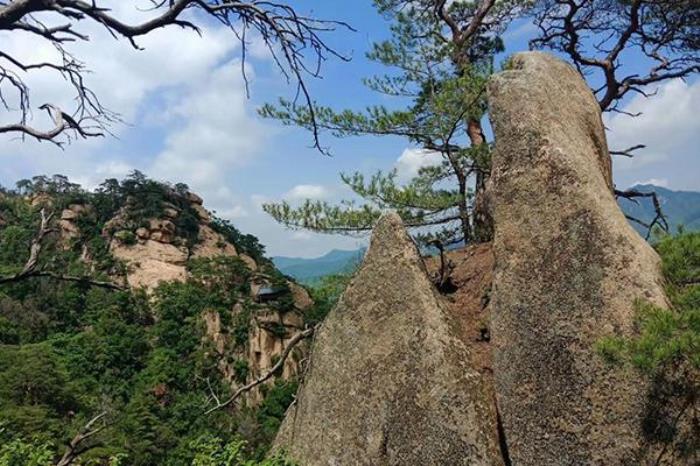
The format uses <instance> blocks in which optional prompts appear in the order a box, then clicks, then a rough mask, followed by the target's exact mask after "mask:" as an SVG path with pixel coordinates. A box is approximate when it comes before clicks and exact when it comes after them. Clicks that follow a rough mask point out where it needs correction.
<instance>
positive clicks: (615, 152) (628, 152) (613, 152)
mask: <svg viewBox="0 0 700 466" xmlns="http://www.w3.org/2000/svg"><path fill="white" fill-rule="evenodd" d="M644 148H646V145H644V144H637V145H636V146H632V147H628V148H627V149H623V150H611V151H610V155H622V156H624V157H630V158H632V157H634V154H633V152H634V151H636V150H639V149H644Z"/></svg>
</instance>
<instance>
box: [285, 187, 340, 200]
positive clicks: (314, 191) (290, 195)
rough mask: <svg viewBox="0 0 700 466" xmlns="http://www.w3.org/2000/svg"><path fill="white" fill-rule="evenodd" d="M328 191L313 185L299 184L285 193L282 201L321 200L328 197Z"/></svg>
mask: <svg viewBox="0 0 700 466" xmlns="http://www.w3.org/2000/svg"><path fill="white" fill-rule="evenodd" d="M328 195H329V190H328V189H327V188H326V187H324V186H321V185H315V184H299V185H296V186H294V187H293V188H292V189H290V190H289V191H287V193H286V194H285V195H284V196H283V197H284V199H287V200H290V201H299V200H304V199H323V198H325V197H328Z"/></svg>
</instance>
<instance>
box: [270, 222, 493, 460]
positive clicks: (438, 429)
mask: <svg viewBox="0 0 700 466" xmlns="http://www.w3.org/2000/svg"><path fill="white" fill-rule="evenodd" d="M493 408H494V406H493V401H492V399H491V398H490V397H489V396H488V392H487V389H486V387H485V384H484V383H483V381H482V379H481V377H480V376H479V374H478V373H477V372H476V371H474V370H472V368H471V367H470V365H469V354H468V349H467V348H466V346H465V345H464V343H463V342H462V341H461V340H460V338H459V329H458V324H457V323H456V322H455V319H454V317H453V315H452V314H451V313H450V312H449V311H448V310H447V309H446V307H445V305H444V303H443V302H442V301H441V298H440V297H439V296H437V295H436V294H435V292H434V291H433V287H432V285H431V283H430V281H429V279H428V277H427V274H426V271H425V268H424V266H423V264H422V262H421V260H420V257H419V255H418V251H417V249H416V247H415V245H414V244H413V242H412V241H411V239H410V238H409V237H408V235H407V234H406V232H405V230H404V228H403V225H402V223H401V220H400V218H399V217H398V216H397V215H395V214H388V215H386V216H384V217H382V219H381V220H380V221H379V223H378V225H377V227H376V228H375V231H374V234H373V236H372V241H371V245H370V248H369V251H368V253H367V255H366V257H365V260H364V263H363V265H362V267H361V268H360V270H359V271H358V273H357V275H356V277H355V278H354V279H353V281H352V283H351V284H350V286H349V287H348V289H347V290H346V291H345V293H344V294H343V296H342V298H341V299H340V301H339V303H338V305H337V307H336V308H335V309H334V310H333V311H332V312H331V314H330V315H329V316H328V318H327V319H326V321H325V322H324V323H323V325H322V327H321V329H320V330H319V332H318V333H317V336H316V340H315V341H314V346H313V350H312V355H311V359H310V362H309V369H308V373H307V374H306V378H305V381H304V384H303V385H302V387H301V389H300V392H299V395H298V398H297V402H296V403H295V404H294V405H293V407H292V408H290V410H289V412H288V413H287V416H286V418H285V421H284V423H283V425H282V428H281V430H280V433H279V435H278V437H277V440H276V447H277V448H283V449H285V450H286V451H287V452H289V454H290V456H291V457H292V458H294V459H295V460H297V461H299V462H300V464H304V465H308V466H313V465H323V466H326V465H373V466H380V465H438V464H439V465H442V464H445V465H448V464H449V465H495V464H502V461H501V455H500V452H499V448H498V439H497V436H496V434H495V432H494V431H493V429H492V428H491V427H492V426H493V425H495V411H494V409H493Z"/></svg>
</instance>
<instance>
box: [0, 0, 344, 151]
mask: <svg viewBox="0 0 700 466" xmlns="http://www.w3.org/2000/svg"><path fill="white" fill-rule="evenodd" d="M151 3H152V5H153V7H152V8H151V9H150V11H151V12H152V13H153V16H152V18H150V19H148V20H146V21H143V22H141V23H138V24H127V23H126V22H124V21H122V20H120V19H119V18H117V17H116V16H115V15H114V14H113V12H112V11H111V9H110V8H108V7H105V6H101V5H100V1H99V0H91V1H87V0H15V1H11V2H5V1H0V31H20V32H22V33H25V34H30V35H31V36H32V37H34V38H35V39H36V40H37V41H38V42H47V43H49V44H51V45H52V46H53V47H54V48H55V49H56V50H57V51H58V53H59V57H60V58H59V60H58V61H57V62H41V63H25V62H24V61H23V60H21V59H18V58H17V57H12V56H11V55H10V54H9V53H7V52H6V51H2V50H0V105H2V106H4V107H5V109H6V110H7V111H13V110H15V109H17V110H18V113H19V115H20V121H18V122H17V123H14V124H9V125H6V126H2V127H0V133H18V134H20V135H21V136H22V137H27V136H28V137H33V138H36V139H37V140H39V141H51V142H54V143H57V144H59V145H60V144H62V143H63V141H60V142H59V141H57V138H59V136H61V135H65V136H67V139H68V141H70V138H71V136H77V137H93V136H101V135H102V134H104V133H105V132H107V131H108V126H109V125H110V124H111V123H114V122H118V121H121V120H120V117H119V115H117V114H115V113H113V112H111V111H109V110H108V109H107V108H106V107H104V106H103V105H102V104H101V102H100V100H99V98H98V97H97V95H95V93H94V92H93V91H92V90H91V89H90V87H88V86H87V84H86V83H85V81H84V77H85V75H86V72H87V70H86V69H85V67H84V65H83V63H82V62H81V61H80V60H78V59H76V58H75V57H74V56H73V55H72V54H71V53H69V52H68V50H67V49H66V48H65V45H66V43H70V42H74V41H89V40H90V39H89V37H88V36H86V35H84V34H81V33H79V32H77V31H76V27H77V25H78V24H79V23H81V22H93V23H97V24H100V25H101V26H103V27H104V28H105V29H106V31H107V32H108V33H109V34H111V35H112V36H113V37H115V38H124V39H126V40H128V41H129V43H130V44H131V45H132V46H133V47H134V48H135V49H140V48H141V47H140V46H139V45H138V43H137V39H138V38H139V37H141V36H145V35H147V34H149V33H151V32H153V31H155V30H157V29H160V28H165V27H171V26H176V27H179V28H182V29H188V30H191V31H195V32H196V33H199V34H201V31H200V28H199V26H198V25H197V24H195V22H193V21H194V20H192V19H191V18H192V17H193V15H190V14H189V13H190V12H192V11H195V10H198V11H200V12H202V13H204V15H205V16H207V17H209V18H212V19H214V20H215V21H217V22H218V23H220V24H222V25H223V26H224V27H226V28H227V29H229V30H230V31H231V33H232V34H233V36H234V37H235V39H236V40H238V41H239V42H240V43H241V48H242V58H243V64H242V68H241V70H242V73H243V77H244V81H245V82H246V89H247V76H246V74H245V59H246V56H247V54H246V50H247V47H248V46H249V43H248V42H247V41H246V35H247V32H248V31H250V30H252V31H255V32H257V33H258V35H259V37H260V38H261V40H262V41H263V42H264V44H265V45H266V47H267V49H268V50H269V52H270V54H271V56H272V58H273V61H274V62H275V63H276V65H277V66H278V68H279V70H280V71H281V73H282V75H283V76H284V77H285V78H286V79H287V80H288V81H289V82H293V83H295V84H296V87H297V92H296V95H297V98H301V99H302V101H303V105H304V106H306V107H307V108H308V109H309V112H311V116H312V119H313V121H315V113H314V109H313V106H312V99H311V94H310V92H309V89H308V85H307V83H306V79H307V78H308V77H319V76H320V68H321V64H322V63H323V62H324V61H325V60H327V59H328V58H329V57H336V58H339V59H341V60H346V61H347V60H349V58H348V57H345V56H343V55H342V54H340V53H339V52H337V51H336V50H335V49H334V48H333V47H331V46H329V45H328V44H327V43H326V42H325V40H324V39H323V37H322V36H323V35H324V34H326V33H329V32H332V31H335V30H336V29H337V28H345V29H349V30H352V28H351V27H350V26H349V25H348V24H346V23H344V22H341V21H330V20H322V19H317V18H313V17H309V16H304V15H301V14H299V13H297V11H296V10H295V9H294V8H292V7H291V6H288V5H286V4H284V3H279V2H275V1H269V0H247V1H239V0H236V1H234V0H151ZM47 13H52V14H53V17H54V18H58V19H60V20H61V21H63V23H62V24H59V25H51V26H49V25H46V24H44V23H43V22H42V21H40V20H39V19H38V18H39V15H46V14H47ZM41 17H42V18H43V17H44V16H41ZM0 47H1V46H0ZM39 69H44V70H51V71H54V72H56V73H57V78H58V79H65V80H66V81H68V82H69V83H70V84H71V86H72V88H73V90H74V92H75V94H76V102H77V108H76V109H75V111H74V112H72V113H68V112H64V111H62V110H59V109H57V108H56V107H53V106H52V107H53V108H56V109H57V110H56V111H55V112H53V114H52V117H53V119H54V121H55V122H56V125H55V127H54V128H53V129H49V130H40V129H37V128H34V127H32V126H30V125H29V124H28V117H29V115H30V109H31V108H32V107H31V105H30V98H29V97H30V92H29V91H30V89H29V87H28V86H27V85H26V83H25V78H24V77H25V76H26V75H28V74H29V73H30V72H32V71H35V70H39ZM3 86H5V87H6V88H8V89H10V90H12V91H14V92H13V94H16V95H18V98H17V99H18V105H10V103H9V102H8V101H7V100H6V99H5V95H6V94H7V92H5V93H3V90H4V89H3ZM58 116H60V120H59V119H58ZM313 134H314V146H315V147H316V148H317V149H319V150H323V149H322V147H321V144H320V140H319V131H318V128H317V127H316V126H315V125H314V131H313Z"/></svg>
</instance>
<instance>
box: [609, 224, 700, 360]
mask: <svg viewBox="0 0 700 466" xmlns="http://www.w3.org/2000/svg"><path fill="white" fill-rule="evenodd" d="M656 250H657V251H658V253H659V255H660V256H661V258H662V261H663V262H662V263H663V272H664V276H665V277H666V280H667V286H666V292H667V295H668V297H669V300H670V303H671V306H670V307H669V308H668V309H666V308H661V307H658V306H655V305H653V304H651V303H648V302H644V301H639V302H637V303H636V304H635V306H636V309H637V326H638V329H639V333H638V335H636V336H635V337H633V338H622V337H607V338H604V339H602V340H601V341H600V342H599V344H598V350H599V351H600V353H601V354H602V355H603V356H604V357H605V358H606V359H607V360H609V361H611V362H617V363H629V364H631V365H633V366H634V367H636V368H638V369H640V370H642V371H643V372H645V373H648V374H654V373H655V372H657V371H662V370H665V369H667V368H668V367H687V368H689V369H692V370H695V371H700V233H697V232H696V233H681V234H679V235H677V236H675V237H674V236H666V237H663V238H662V239H661V240H660V241H659V242H658V243H657V244H656Z"/></svg>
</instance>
